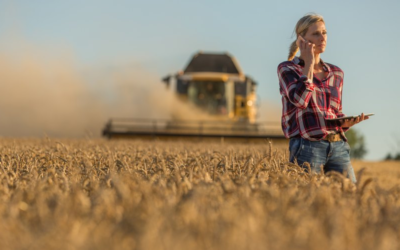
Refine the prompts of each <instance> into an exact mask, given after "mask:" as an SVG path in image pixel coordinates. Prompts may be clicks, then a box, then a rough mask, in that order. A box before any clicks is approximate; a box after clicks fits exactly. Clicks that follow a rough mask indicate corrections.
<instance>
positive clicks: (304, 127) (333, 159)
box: [278, 14, 368, 183]
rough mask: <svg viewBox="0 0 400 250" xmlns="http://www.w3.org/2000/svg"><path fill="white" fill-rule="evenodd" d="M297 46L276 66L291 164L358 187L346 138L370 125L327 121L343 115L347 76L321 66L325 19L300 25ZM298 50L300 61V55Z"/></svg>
mask: <svg viewBox="0 0 400 250" xmlns="http://www.w3.org/2000/svg"><path fill="white" fill-rule="evenodd" d="M295 32H296V40H295V41H294V42H293V43H292V44H291V46H290V51H289V56H288V61H285V62H282V63H281V64H279V66H278V77H279V85H280V93H281V95H282V106H283V107H282V130H283V132H284V134H285V136H286V137H287V138H290V143H289V151H290V159H289V160H290V161H291V162H296V161H297V163H298V164H299V165H301V166H304V164H303V163H305V162H308V163H310V166H311V170H312V171H315V172H320V171H321V166H323V169H324V171H325V172H329V171H337V172H341V173H345V172H346V173H347V176H348V177H349V178H350V180H351V181H352V182H354V183H355V182H356V178H355V175H354V170H353V167H352V166H351V163H350V147H349V144H348V143H347V139H346V137H345V134H344V132H346V131H347V130H348V129H349V128H350V127H352V126H354V125H355V124H357V123H359V122H361V121H363V120H366V119H368V117H365V116H364V114H361V115H360V116H358V117H357V118H356V119H351V120H349V119H347V120H342V121H329V119H333V118H340V117H344V116H345V115H344V114H343V113H342V89H343V71H342V70H341V69H340V68H339V67H338V66H335V65H333V64H330V63H326V62H324V61H322V59H321V58H320V54H321V53H323V52H324V51H325V48H326V45H327V31H326V27H325V21H324V19H323V17H322V16H320V15H316V14H310V15H306V16H304V17H302V18H301V19H300V20H299V21H298V22H297V24H296V28H295ZM299 50H300V55H299V56H298V57H297V56H296V53H297V52H298V51H299Z"/></svg>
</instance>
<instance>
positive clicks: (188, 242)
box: [0, 138, 400, 250]
mask: <svg viewBox="0 0 400 250" xmlns="http://www.w3.org/2000/svg"><path fill="white" fill-rule="evenodd" d="M0 144H1V148H0V157H1V161H0V180H1V184H0V199H1V203H0V214H1V217H0V231H1V232H2V233H1V234H0V248H1V249H174V250H179V249H335V250H336V249H352V250H357V249H398V248H399V247H400V244H399V239H400V223H399V222H400V201H399V196H400V187H399V185H398V182H396V178H392V179H390V181H391V183H388V182H389V181H388V180H385V181H384V182H382V181H380V180H379V179H380V178H384V177H382V176H383V174H382V171H380V172H379V173H380V174H379V175H376V176H375V175H374V171H375V168H376V169H378V168H380V166H379V164H378V163H377V165H376V166H375V167H371V166H367V167H366V169H367V170H366V171H360V168H361V167H363V166H362V165H363V164H362V163H357V164H356V165H357V166H356V170H357V172H358V178H359V182H358V184H357V185H353V184H352V183H350V182H349V180H347V179H345V178H343V176H342V175H340V174H337V173H331V174H327V175H322V174H321V175H316V174H308V173H306V172H304V171H303V170H302V169H301V168H300V167H298V166H296V165H294V164H291V163H288V161H287V151H286V150H284V149H279V148H277V149H275V148H274V147H273V146H272V147H271V146H270V144H269V143H267V142H266V143H265V145H239V144H218V143H215V144H212V143H179V142H173V143H166V142H140V141H136V142H135V141H105V140H55V139H18V140H14V139H4V138H3V139H2V140H1V143H0ZM393 169H395V167H393ZM393 171H398V170H397V169H396V170H393ZM363 172H364V173H363ZM376 173H377V172H376ZM383 184H386V185H383Z"/></svg>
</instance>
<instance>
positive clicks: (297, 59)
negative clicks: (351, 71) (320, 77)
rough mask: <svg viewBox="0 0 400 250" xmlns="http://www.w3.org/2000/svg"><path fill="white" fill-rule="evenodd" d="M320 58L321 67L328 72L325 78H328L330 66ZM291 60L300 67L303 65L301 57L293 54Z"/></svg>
mask: <svg viewBox="0 0 400 250" xmlns="http://www.w3.org/2000/svg"><path fill="white" fill-rule="evenodd" d="M320 60H321V63H322V67H323V68H324V71H325V72H328V77H327V78H329V77H330V75H331V73H332V71H331V68H330V67H329V65H328V64H326V63H325V62H324V61H323V60H322V59H320ZM292 62H293V63H295V64H297V65H299V66H301V67H304V60H303V59H301V58H300V57H297V56H295V57H294V58H293V60H292Z"/></svg>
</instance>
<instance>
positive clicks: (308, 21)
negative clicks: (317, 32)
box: [288, 14, 325, 61]
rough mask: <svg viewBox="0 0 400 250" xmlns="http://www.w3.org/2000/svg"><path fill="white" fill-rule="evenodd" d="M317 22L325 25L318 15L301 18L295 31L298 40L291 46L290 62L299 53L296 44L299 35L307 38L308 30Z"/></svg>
mask: <svg viewBox="0 0 400 250" xmlns="http://www.w3.org/2000/svg"><path fill="white" fill-rule="evenodd" d="M316 22H323V23H325V21H324V18H323V17H322V16H321V15H318V14H308V15H305V16H303V17H302V18H300V20H299V21H298V22H297V24H296V27H295V29H294V32H296V40H294V42H292V44H290V48H289V56H288V60H289V61H290V60H292V59H293V58H294V56H295V55H296V53H297V51H299V47H298V46H297V44H296V41H297V38H298V37H299V35H301V36H305V34H306V33H307V31H308V28H309V27H310V26H311V25H313V24H314V23H316Z"/></svg>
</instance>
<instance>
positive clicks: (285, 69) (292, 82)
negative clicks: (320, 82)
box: [278, 63, 315, 109]
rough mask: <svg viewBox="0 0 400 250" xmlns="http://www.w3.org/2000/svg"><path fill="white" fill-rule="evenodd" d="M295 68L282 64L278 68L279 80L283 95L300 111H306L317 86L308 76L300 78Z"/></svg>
mask: <svg viewBox="0 0 400 250" xmlns="http://www.w3.org/2000/svg"><path fill="white" fill-rule="evenodd" d="M293 67H294V66H291V65H287V64H286V63H281V64H280V65H279V66H278V78H279V85H280V88H281V94H282V95H284V96H286V97H287V98H288V100H289V101H290V102H291V103H292V104H293V105H295V106H296V107H298V108H300V109H304V108H306V107H307V106H308V103H309V102H310V99H311V96H312V92H313V91H314V88H315V86H314V85H313V83H312V82H310V80H308V79H309V78H308V77H307V76H306V75H302V76H300V75H299V74H298V73H297V72H296V71H295V70H294V69H293Z"/></svg>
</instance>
